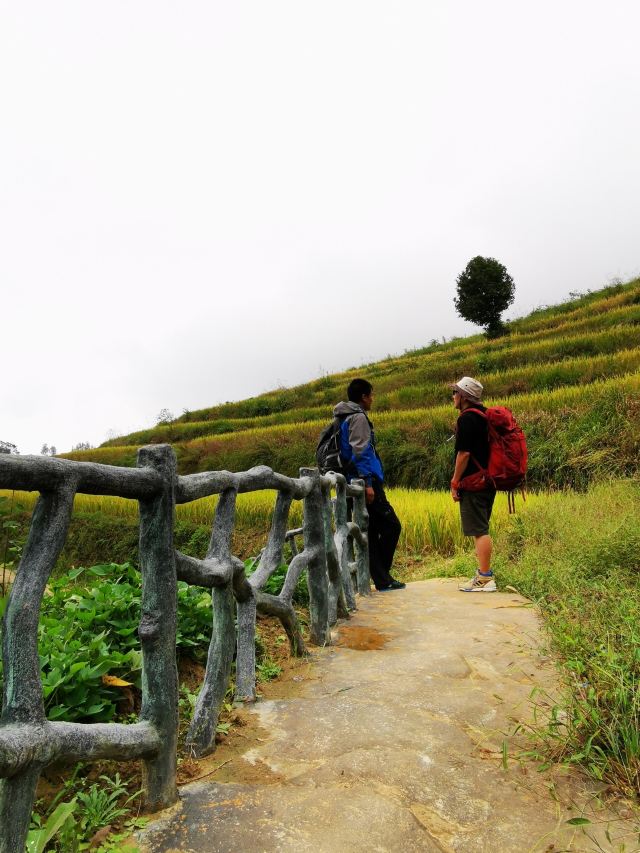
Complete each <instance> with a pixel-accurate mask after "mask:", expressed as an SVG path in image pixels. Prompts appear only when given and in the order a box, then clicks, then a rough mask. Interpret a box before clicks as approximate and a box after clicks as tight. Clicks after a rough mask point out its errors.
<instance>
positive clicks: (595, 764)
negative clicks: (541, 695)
mask: <svg viewBox="0 0 640 853" xmlns="http://www.w3.org/2000/svg"><path fill="white" fill-rule="evenodd" d="M639 517H640V484H639V483H638V481H627V482H618V483H611V482H606V483H601V484H598V485H596V486H594V487H593V488H592V489H590V490H589V492H587V493H586V494H583V495H578V494H571V493H560V494H554V495H548V496H546V497H545V499H544V500H540V501H538V502H537V503H535V504H531V505H530V507H529V509H528V511H527V513H526V514H523V515H521V516H520V517H519V518H518V519H517V520H512V521H511V522H510V523H509V524H508V525H506V526H503V527H502V528H499V529H498V531H497V542H496V549H495V550H496V559H495V561H494V564H495V568H496V570H497V572H498V576H499V578H500V581H501V582H502V583H503V584H511V585H512V586H514V587H516V588H517V589H518V590H519V591H520V592H522V593H523V594H524V595H526V596H528V597H529V598H532V599H533V600H534V601H536V602H537V603H538V604H539V606H540V608H541V611H542V614H543V616H544V619H545V623H546V625H547V627H548V630H549V637H550V642H551V644H552V646H553V649H554V650H555V652H556V653H557V654H558V655H559V656H560V659H561V661H562V665H563V672H564V683H565V692H564V699H563V702H562V703H561V704H560V705H559V706H558V708H557V709H556V711H557V712H560V713H557V712H556V713H554V714H553V715H552V720H551V725H550V726H549V727H548V729H547V730H546V733H545V735H546V742H547V746H548V747H549V748H550V749H551V753H552V755H553V757H554V758H556V759H560V760H563V761H568V762H572V763H577V764H582V765H584V766H585V767H586V768H587V769H588V770H589V771H590V772H591V773H592V774H593V775H594V776H596V777H597V778H598V779H602V780H604V781H606V782H608V783H610V784H612V785H614V786H615V787H616V788H618V789H622V790H623V791H624V792H625V793H627V794H632V795H637V794H638V793H640V734H639V732H640V694H639V692H638V687H639V686H640V589H639V586H638V573H639V572H640V528H639V527H638V518H639Z"/></svg>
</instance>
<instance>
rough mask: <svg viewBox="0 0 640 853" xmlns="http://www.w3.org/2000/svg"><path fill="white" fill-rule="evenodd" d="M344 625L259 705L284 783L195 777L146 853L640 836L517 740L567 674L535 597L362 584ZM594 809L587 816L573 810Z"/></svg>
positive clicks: (512, 847) (432, 584) (397, 847)
mask: <svg viewBox="0 0 640 853" xmlns="http://www.w3.org/2000/svg"><path fill="white" fill-rule="evenodd" d="M336 640H337V642H338V644H339V645H336V646H332V647H330V648H327V649H324V650H321V651H319V652H317V653H316V655H315V660H314V663H313V664H312V665H311V666H306V667H305V668H304V670H301V671H304V673H305V677H304V678H300V677H299V676H298V679H299V680H297V681H296V682H295V683H294V684H292V683H291V682H289V683H288V684H286V685H283V687H282V694H281V695H286V697H287V698H282V699H277V698H276V699H270V700H266V701H262V702H259V703H258V704H257V705H255V706H254V708H253V710H252V711H251V713H253V714H256V715H257V716H258V717H259V721H260V724H261V726H262V728H263V730H265V731H266V732H268V736H266V737H265V738H264V741H263V742H258V744H257V746H254V747H253V748H252V749H250V750H249V751H248V752H247V753H245V755H244V756H243V758H242V759H241V761H243V762H245V763H246V762H249V763H254V764H256V765H257V764H259V763H260V762H262V763H263V764H266V765H267V766H268V767H269V768H270V769H271V771H273V774H274V778H276V779H277V780H278V782H277V784H245V783H240V782H236V783H234V782H233V781H231V782H227V783H224V784H223V783H220V782H206V781H205V782H198V783H194V784H191V785H188V786H185V787H183V788H182V789H181V804H180V806H179V807H177V808H175V809H174V810H172V811H171V812H170V813H168V814H167V815H166V816H165V817H163V818H162V819H161V820H160V821H159V822H156V823H154V824H151V825H150V826H149V827H148V828H147V830H146V831H145V833H144V836H143V847H142V849H143V850H144V851H146V853H151V851H153V853H160V851H163V853H167V851H175V850H181V851H193V853H195V852H196V851H197V853H200V852H201V851H210V853H213V851H215V853H254V851H255V853H258V851H260V853H262V851H264V852H265V853H267V851H268V853H271V851H284V853H294V851H295V853H301V852H302V851H316V853H349V851H368V852H370V851H379V853H386V851H403V853H404V851H407V853H410V851H446V853H453V851H455V853H467V851H469V853H470V851H497V853H509V851H514V853H521V851H561V850H576V851H578V850H624V851H626V853H628V851H631V850H636V849H638V848H637V839H638V835H637V827H635V826H634V825H633V823H632V822H631V821H630V820H626V821H622V820H615V818H614V815H613V814H612V813H610V812H608V811H606V809H605V808H604V806H602V805H601V803H600V800H599V799H598V798H597V797H596V796H595V794H596V792H595V790H594V789H593V787H592V786H591V785H590V784H589V783H588V782H586V781H585V780H583V779H581V777H579V776H578V775H577V774H569V773H566V772H560V771H555V772H554V773H553V774H552V773H550V772H546V773H540V772H539V771H538V768H537V766H536V765H535V764H533V763H526V762H521V761H518V760H516V758H515V750H516V747H517V746H518V744H517V743H516V742H514V741H513V740H510V741H509V746H508V752H507V754H506V756H505V755H504V753H503V743H504V741H505V734H504V733H505V732H509V731H513V728H514V725H515V723H514V722H513V721H514V720H524V721H527V720H529V719H530V718H531V705H530V701H529V695H530V693H531V690H532V688H533V687H534V686H535V685H537V686H539V687H542V688H544V689H547V690H551V691H553V689H554V685H555V681H554V679H555V674H554V670H553V667H552V666H551V664H550V663H548V662H546V661H545V660H544V659H542V658H541V657H540V653H539V651H538V649H539V648H540V633H539V626H538V622H537V617H536V613H535V611H534V609H533V608H532V607H531V606H529V605H528V604H527V602H526V601H525V600H524V599H522V598H520V597H519V596H517V595H515V594H509V593H496V594H491V595H488V594H481V595H475V594H474V595H465V594H463V593H459V592H457V585H456V583H455V582H454V581H451V580H434V581H422V582H419V583H413V584H410V585H409V586H408V587H407V589H406V590H402V591H397V592H393V593H385V594H378V595H374V596H372V597H371V599H368V600H360V601H359V610H358V612H357V613H356V614H354V616H353V617H352V619H351V620H349V621H348V622H347V623H344V624H343V625H342V627H341V628H340V629H339V631H338V632H337V634H336ZM285 687H286V690H285V689H284V688H285ZM277 689H278V688H277V687H276V690H277ZM522 745H523V743H522V741H520V743H519V746H522ZM505 761H506V768H505V766H504V765H505ZM231 767H233V765H231ZM231 772H233V771H231ZM239 778H242V777H239ZM231 779H233V776H231ZM583 814H584V815H586V816H587V817H589V818H590V819H591V820H592V821H593V822H592V824H591V825H590V826H588V827H586V832H585V830H583V829H582V828H579V827H572V826H569V825H567V823H566V821H567V820H569V819H571V818H574V817H578V816H581V815H583ZM596 821H597V823H595V822H596ZM608 821H612V822H608ZM607 830H608V832H609V834H610V836H611V837H612V838H613V839H616V838H617V839H623V840H624V845H625V846H624V847H620V846H619V845H620V843H622V842H621V841H617V842H610V841H609V840H608V839H607V837H606V835H605V833H606V831H607ZM634 830H635V834H632V833H633V832H634Z"/></svg>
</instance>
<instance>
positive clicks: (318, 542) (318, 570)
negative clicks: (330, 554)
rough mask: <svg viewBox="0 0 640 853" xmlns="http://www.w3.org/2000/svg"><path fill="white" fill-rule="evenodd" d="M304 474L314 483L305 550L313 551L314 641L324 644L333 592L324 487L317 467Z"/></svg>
mask: <svg viewBox="0 0 640 853" xmlns="http://www.w3.org/2000/svg"><path fill="white" fill-rule="evenodd" d="M300 476H301V477H309V478H310V479H311V480H312V483H313V486H312V489H311V491H310V492H309V494H308V495H307V497H306V498H305V499H304V511H303V528H304V550H305V551H306V552H308V554H309V562H308V565H307V582H308V585H309V610H310V612H311V625H310V633H311V642H312V643H315V645H317V646H324V645H326V644H327V643H329V641H330V635H329V594H328V578H327V555H326V552H325V549H324V514H323V511H322V490H321V486H320V474H319V473H318V470H317V468H301V469H300Z"/></svg>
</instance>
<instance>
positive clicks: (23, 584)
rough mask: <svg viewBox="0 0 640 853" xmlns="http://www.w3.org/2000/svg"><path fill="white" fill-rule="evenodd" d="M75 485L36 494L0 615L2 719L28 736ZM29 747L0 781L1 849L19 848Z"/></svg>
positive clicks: (38, 710) (27, 795)
mask: <svg viewBox="0 0 640 853" xmlns="http://www.w3.org/2000/svg"><path fill="white" fill-rule="evenodd" d="M75 488H76V483H75V482H74V481H73V480H69V481H67V482H66V483H65V484H63V485H62V486H61V487H60V488H58V489H56V490H55V491H51V492H43V493H41V495H40V497H39V499H38V501H37V503H36V506H35V510H34V513H33V519H32V522H31V527H30V529H29V536H28V537H27V542H26V545H25V548H24V552H23V555H22V559H21V560H20V565H19V567H18V571H17V574H16V578H15V581H14V584H13V587H12V590H11V594H10V596H9V601H8V604H7V608H6V610H5V614H4V618H3V630H2V653H3V660H4V686H3V694H4V695H3V708H2V723H3V724H4V725H9V726H11V725H12V724H13V725H15V726H19V725H20V724H27V725H28V726H29V729H30V730H31V732H32V733H33V738H32V741H37V740H38V737H37V735H38V734H39V733H40V731H41V730H44V729H45V728H46V725H47V722H46V717H45V713H44V699H43V695H42V682H41V680H40V658H39V657H38V621H39V619H40V604H41V602H42V596H43V594H44V591H45V588H46V585H47V581H48V579H49V575H50V574H51V570H52V569H53V567H54V566H55V563H56V560H57V559H58V556H59V554H60V551H61V550H62V547H63V545H64V542H65V538H66V535H67V529H68V527H69V520H70V518H71V511H72V509H73V498H74V494H75ZM31 752H32V757H31V760H30V761H29V762H28V763H27V764H26V766H24V767H23V768H22V769H21V770H19V771H18V772H17V773H16V774H15V775H12V776H10V777H9V778H5V779H1V780H0V851H1V853H18V851H22V850H24V848H25V839H26V837H27V832H28V830H29V821H30V819H31V809H32V807H33V800H34V797H35V790H36V785H37V783H38V777H39V775H40V771H41V770H42V768H43V767H44V766H45V764H46V763H47V761H46V759H45V758H43V757H39V756H38V752H39V751H38V750H36V749H33V750H31ZM3 757H4V756H3Z"/></svg>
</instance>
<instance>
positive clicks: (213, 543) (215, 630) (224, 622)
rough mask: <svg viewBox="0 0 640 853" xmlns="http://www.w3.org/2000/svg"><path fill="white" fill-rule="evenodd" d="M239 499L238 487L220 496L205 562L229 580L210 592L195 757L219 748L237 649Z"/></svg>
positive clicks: (192, 745) (190, 737)
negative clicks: (235, 584) (208, 636)
mask: <svg viewBox="0 0 640 853" xmlns="http://www.w3.org/2000/svg"><path fill="white" fill-rule="evenodd" d="M237 497H238V489H237V485H233V486H231V487H230V488H228V489H225V490H224V491H223V492H222V493H221V495H220V497H219V499H218V505H217V506H216V514H215V518H214V522H213V527H212V530H211V539H210V540H209V548H208V550H207V557H206V559H207V560H209V561H211V562H212V563H214V564H215V565H217V566H218V567H220V568H221V569H223V574H224V575H226V576H228V579H227V580H226V581H225V582H224V583H223V584H222V585H217V586H216V587H214V588H213V590H212V591H211V600H212V611H213V613H212V618H213V626H212V632H211V642H210V643H209V653H208V657H207V669H206V671H205V674H204V681H203V683H202V688H201V690H200V693H199V694H198V700H197V702H196V706H195V708H194V711H193V719H192V721H191V725H190V726H189V731H188V733H187V738H186V743H187V745H188V747H189V749H190V750H191V753H192V755H195V756H198V757H200V756H203V755H206V754H207V753H208V752H213V750H214V749H215V747H216V744H215V739H216V728H217V725H218V718H219V715H220V708H221V707H222V702H223V700H224V697H225V693H226V692H227V687H228V685H229V678H230V676H231V664H232V663H233V653H234V652H235V650H236V627H235V600H234V597H233V570H234V557H233V556H232V554H231V537H232V535H233V526H234V523H235V515H236V499H237Z"/></svg>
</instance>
